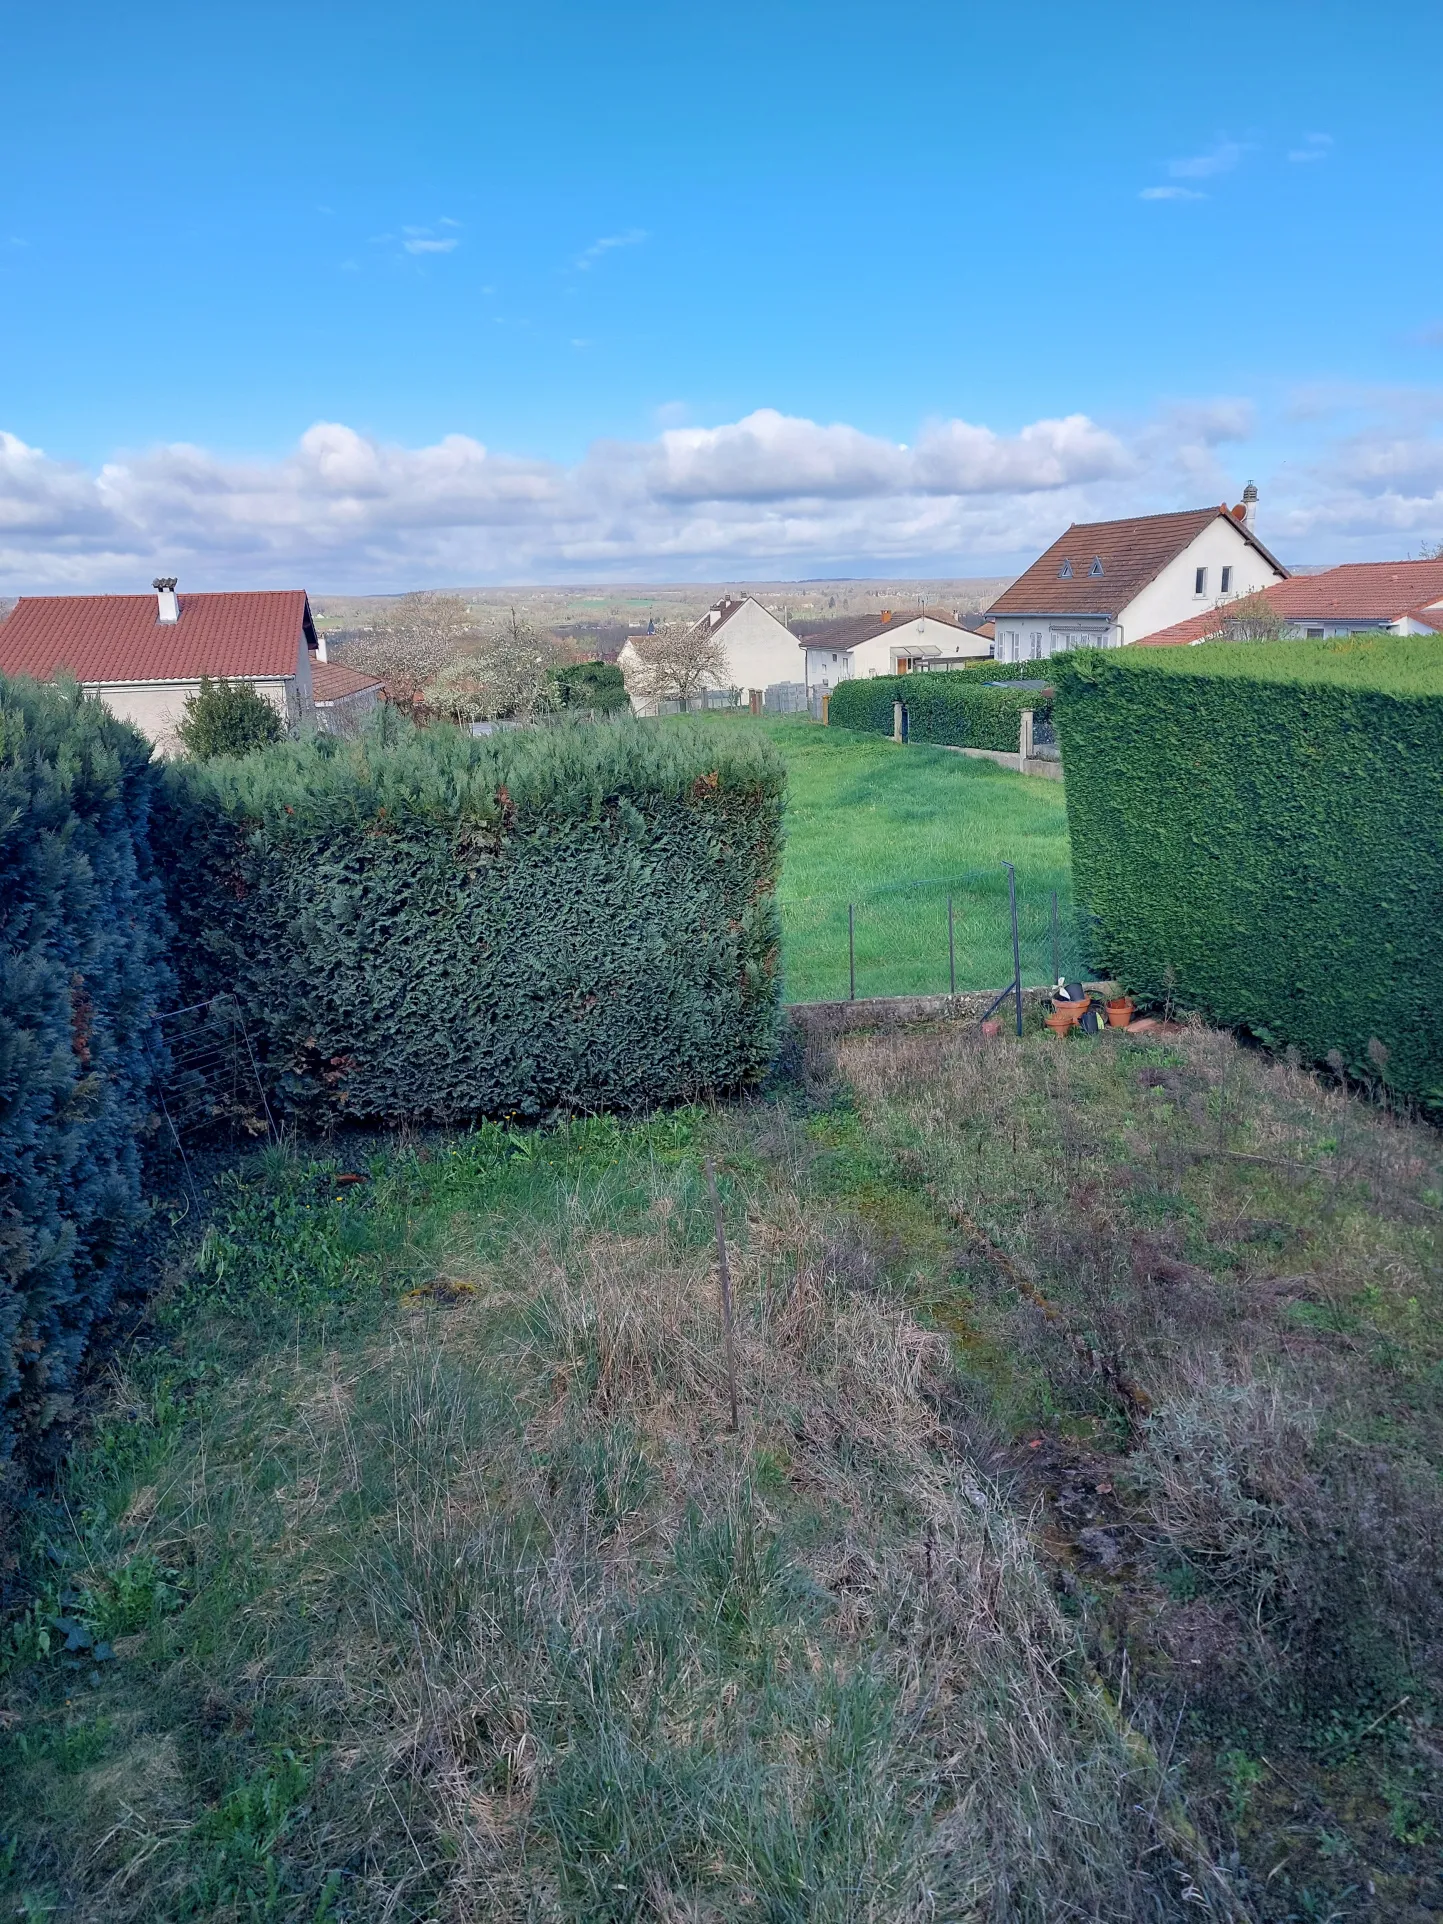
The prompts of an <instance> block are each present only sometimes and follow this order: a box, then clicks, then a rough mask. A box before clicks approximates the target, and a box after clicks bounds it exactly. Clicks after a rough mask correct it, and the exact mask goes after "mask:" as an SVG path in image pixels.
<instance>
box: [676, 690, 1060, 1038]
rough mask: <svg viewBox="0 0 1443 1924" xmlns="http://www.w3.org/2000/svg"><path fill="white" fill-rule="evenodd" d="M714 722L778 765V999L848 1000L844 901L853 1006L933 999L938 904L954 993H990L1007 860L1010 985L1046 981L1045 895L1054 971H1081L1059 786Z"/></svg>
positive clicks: (790, 729)
mask: <svg viewBox="0 0 1443 1924" xmlns="http://www.w3.org/2000/svg"><path fill="white" fill-rule="evenodd" d="M688 719H689V718H686V719H684V718H682V717H677V718H676V719H675V721H673V722H672V723H670V724H669V725H670V726H686V725H688ZM727 725H728V726H730V727H736V728H760V729H762V730H763V731H764V732H765V733H766V735H767V736H768V738H769V739H770V740H771V741H773V742H774V743H775V744H776V746H777V748H778V749H779V750H780V751H781V753H782V755H783V757H784V758H785V760H786V764H787V851H786V857H785V860H784V862H783V865H782V886H781V892H780V902H781V911H782V929H783V939H784V966H785V969H786V997H787V1000H788V1001H789V1002H816V1001H823V1000H826V999H829V998H831V997H837V996H845V995H846V994H847V993H848V989H849V974H848V961H847V908H848V904H849V903H850V904H851V905H852V909H853V917H854V922H855V929H856V989H857V994H858V995H859V996H863V995H914V994H935V993H940V992H941V991H943V990H945V989H946V988H947V987H948V983H949V970H948V954H947V902H948V897H949V896H950V897H951V898H952V903H953V920H954V928H955V947H956V980H957V987H958V988H959V989H987V988H1001V987H1002V985H1003V984H1004V983H1005V982H1007V981H1009V980H1010V979H1011V975H1012V935H1011V924H1010V918H1009V914H1008V903H1007V874H1006V871H1005V870H1004V868H1003V867H1002V864H1003V863H1004V862H1007V861H1010V862H1013V863H1015V864H1016V868H1017V890H1018V906H1019V916H1018V920H1019V924H1020V935H1021V948H1022V969H1023V980H1024V981H1025V982H1028V983H1039V982H1042V981H1045V980H1048V979H1050V978H1051V975H1052V957H1053V947H1052V898H1053V894H1054V892H1055V893H1056V896H1057V907H1058V936H1059V956H1058V960H1059V962H1060V964H1061V966H1062V967H1063V968H1065V969H1066V970H1067V971H1068V972H1069V973H1072V972H1074V971H1075V970H1076V969H1077V968H1078V967H1079V966H1080V960H1081V958H1080V955H1079V953H1078V951H1077V947H1076V942H1075V937H1074V932H1073V921H1072V871H1071V861H1070V853H1069V847H1068V839H1067V809H1066V803H1065V800H1064V797H1063V788H1062V784H1061V783H1060V782H1049V781H1044V780H1040V779H1038V778H1037V777H1035V776H1022V775H1014V774H1011V773H1010V772H1009V771H1008V770H1006V769H1003V768H999V767H998V766H997V764H996V763H995V762H985V761H974V760H973V759H972V758H971V757H970V756H966V755H956V754H951V753H949V752H948V751H947V750H946V749H944V748H929V747H924V746H921V745H914V744H909V745H908V746H907V747H906V748H899V747H898V746H897V745H896V744H895V743H893V742H890V741H886V740H883V739H881V738H879V737H877V736H875V735H860V734H854V733H851V732H850V731H848V730H846V729H840V728H822V727H819V726H818V725H817V724H816V723H814V722H811V721H807V720H803V719H796V720H792V719H787V720H752V719H750V718H740V717H739V718H737V719H735V720H731V721H729V722H728V724H727Z"/></svg>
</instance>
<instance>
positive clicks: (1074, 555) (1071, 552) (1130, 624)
mask: <svg viewBox="0 0 1443 1924" xmlns="http://www.w3.org/2000/svg"><path fill="white" fill-rule="evenodd" d="M1257 498H1258V491H1257V489H1256V488H1255V487H1254V486H1253V485H1252V483H1251V482H1249V483H1248V485H1247V488H1246V489H1245V490H1244V494H1243V499H1242V501H1240V502H1239V503H1238V505H1237V507H1235V508H1228V507H1226V506H1224V507H1219V508H1192V509H1187V510H1185V511H1184V512H1182V513H1180V514H1145V515H1138V516H1135V517H1134V518H1133V519H1131V520H1128V521H1078V522H1074V523H1073V525H1072V526H1071V527H1070V528H1069V529H1068V530H1067V533H1066V534H1064V535H1062V536H1061V537H1060V538H1059V539H1058V540H1057V541H1054V542H1053V544H1052V546H1051V547H1050V548H1049V549H1048V550H1047V552H1046V554H1044V555H1042V556H1041V557H1040V558H1039V559H1038V560H1036V561H1034V562H1033V564H1032V566H1031V567H1030V568H1029V569H1028V570H1027V572H1026V573H1025V574H1024V575H1022V576H1020V577H1019V578H1018V580H1016V581H1014V582H1013V584H1012V586H1011V587H1010V588H1008V589H1007V590H1006V591H1005V592H1004V593H1003V594H1001V595H999V596H998V597H997V599H996V601H994V602H993V604H992V606H991V608H990V609H989V611H988V612H989V614H990V615H991V616H992V618H993V621H994V623H995V625H996V632H997V659H998V661H1005V662H1017V661H1045V660H1046V659H1047V658H1048V656H1049V655H1056V654H1063V653H1065V652H1066V651H1067V650H1068V649H1070V648H1120V647H1122V646H1124V645H1125V644H1127V643H1129V642H1135V641H1143V640H1145V639H1146V638H1147V637H1148V636H1149V635H1153V634H1156V633H1158V632H1159V631H1160V630H1161V629H1164V628H1170V627H1172V626H1173V625H1174V624H1175V623H1177V622H1180V621H1184V620H1186V619H1187V618H1188V617H1189V616H1192V615H1195V614H1200V613H1202V612H1203V611H1204V610H1206V609H1211V608H1214V607H1216V606H1218V605H1219V604H1221V603H1227V602H1230V601H1236V600H1238V599H1239V598H1240V597H1242V596H1244V595H1251V594H1256V593H1258V592H1259V591H1260V590H1262V589H1264V588H1270V587H1272V586H1273V584H1274V583H1276V582H1280V581H1285V580H1287V579H1288V578H1289V577H1288V571H1287V569H1286V568H1285V567H1284V566H1283V564H1282V563H1281V562H1280V561H1278V560H1277V559H1276V558H1275V557H1274V556H1273V555H1271V554H1269V552H1268V550H1267V549H1266V548H1265V547H1264V546H1263V544H1262V542H1261V541H1260V540H1259V539H1258V537H1257V533H1256V530H1255V527H1254V522H1255V520H1256V510H1257Z"/></svg>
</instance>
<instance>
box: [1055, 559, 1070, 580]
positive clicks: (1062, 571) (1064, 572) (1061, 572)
mask: <svg viewBox="0 0 1443 1924" xmlns="http://www.w3.org/2000/svg"><path fill="white" fill-rule="evenodd" d="M1057 579H1058V580H1059V581H1071V579H1072V563H1071V562H1070V561H1064V562H1063V564H1062V566H1061V567H1060V568H1059V569H1058V570H1057Z"/></svg>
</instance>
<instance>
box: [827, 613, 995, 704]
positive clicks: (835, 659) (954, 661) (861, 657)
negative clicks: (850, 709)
mask: <svg viewBox="0 0 1443 1924" xmlns="http://www.w3.org/2000/svg"><path fill="white" fill-rule="evenodd" d="M984 626H985V624H984V623H982V620H981V617H980V616H972V617H969V618H964V617H962V616H958V615H954V614H949V613H948V612H947V610H946V609H944V608H885V609H882V610H881V611H880V612H879V613H876V614H871V615H857V616H855V617H853V618H852V619H850V620H847V621H829V622H827V623H825V624H824V625H823V626H820V627H817V628H815V629H813V631H812V633H811V634H809V635H807V636H805V637H804V638H803V640H802V641H801V643H800V647H801V649H802V659H803V662H804V663H805V667H804V670H803V674H804V678H805V681H806V684H807V689H808V692H810V691H812V690H813V689H816V690H819V691H820V692H821V693H822V694H827V693H829V692H830V691H831V690H832V689H833V688H835V687H836V686H837V684H838V683H839V682H843V681H854V680H857V679H862V678H875V677H876V676H878V675H920V674H927V673H929V672H931V671H932V670H935V669H952V668H962V667H965V666H966V665H967V663H968V662H972V661H985V660H986V659H987V657H988V656H989V655H990V654H991V653H992V638H991V636H990V635H988V634H985V633H984V632H983V631H982V630H983V627H984Z"/></svg>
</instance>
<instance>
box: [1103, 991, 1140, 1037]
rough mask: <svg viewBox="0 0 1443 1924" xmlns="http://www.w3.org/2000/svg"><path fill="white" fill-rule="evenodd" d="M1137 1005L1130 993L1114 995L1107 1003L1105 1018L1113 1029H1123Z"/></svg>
mask: <svg viewBox="0 0 1443 1924" xmlns="http://www.w3.org/2000/svg"><path fill="white" fill-rule="evenodd" d="M1136 1007H1137V1004H1136V1003H1135V1002H1134V1001H1133V999H1132V997H1131V996H1130V995H1117V996H1114V997H1113V999H1112V1001H1111V1002H1109V1003H1108V1005H1107V1019H1108V1022H1109V1023H1110V1024H1111V1025H1112V1027H1113V1028H1114V1029H1125V1028H1126V1027H1127V1025H1128V1023H1129V1022H1131V1020H1132V1012H1133V1010H1134V1009H1135V1008H1136Z"/></svg>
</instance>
